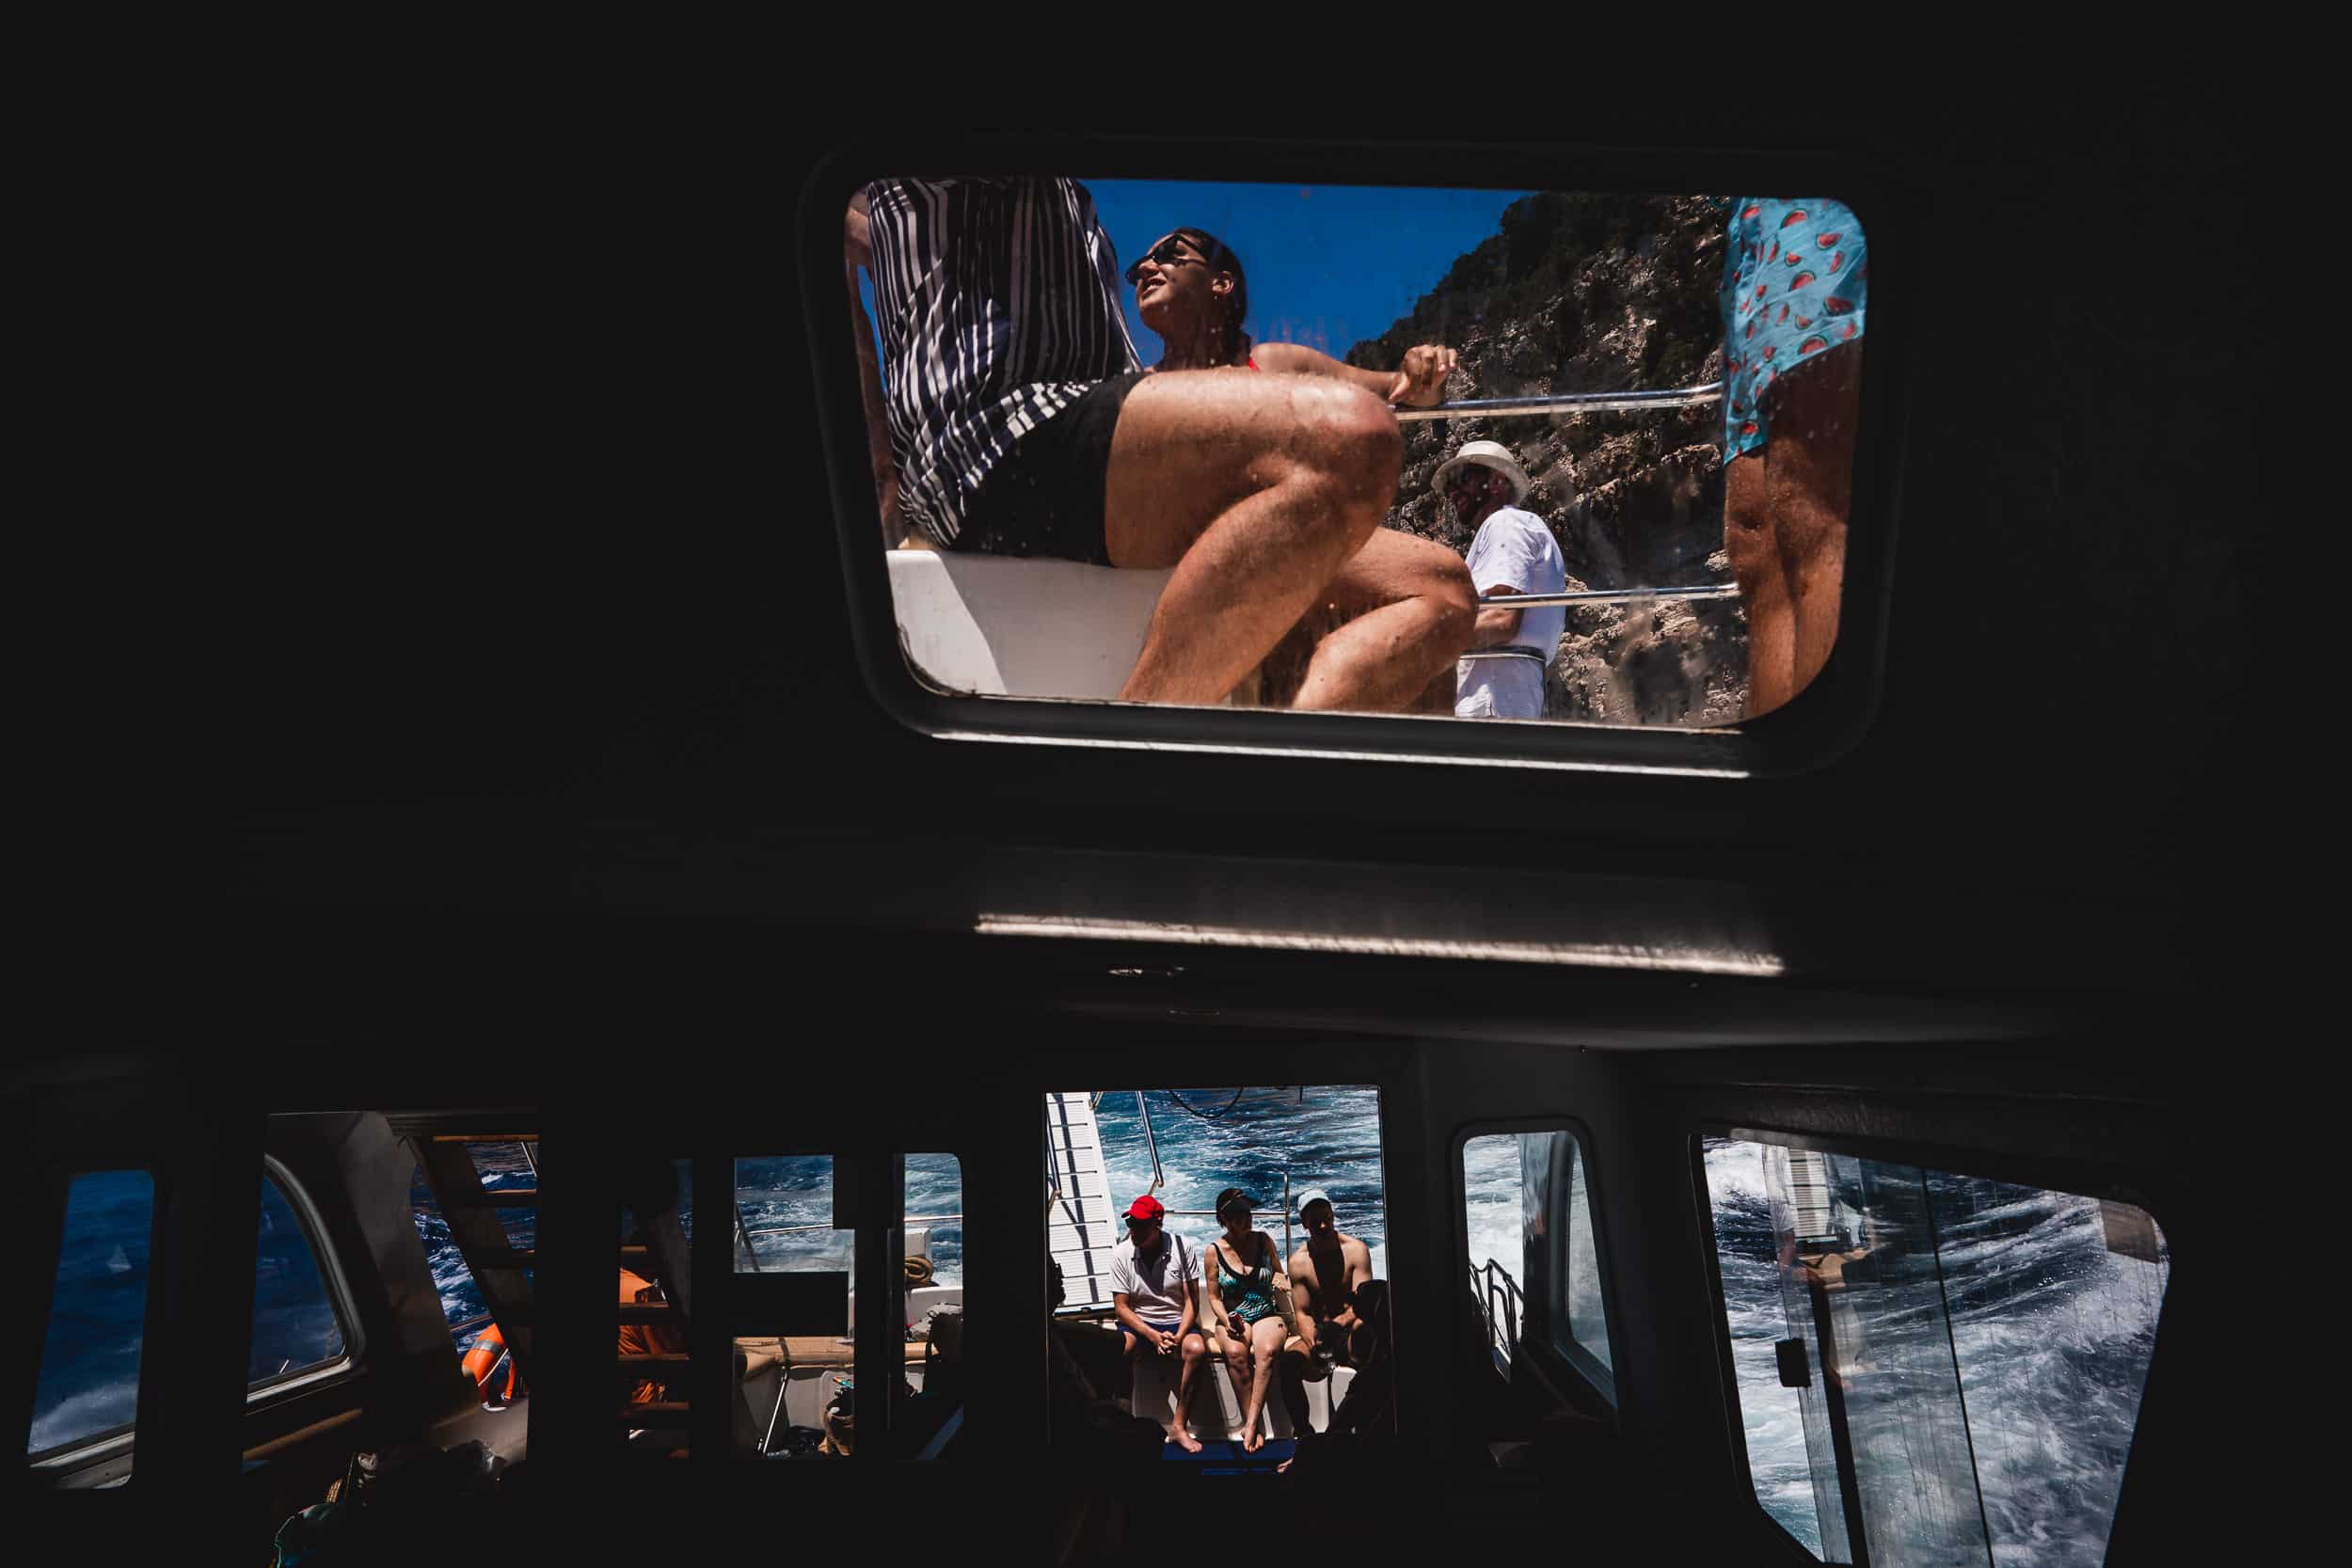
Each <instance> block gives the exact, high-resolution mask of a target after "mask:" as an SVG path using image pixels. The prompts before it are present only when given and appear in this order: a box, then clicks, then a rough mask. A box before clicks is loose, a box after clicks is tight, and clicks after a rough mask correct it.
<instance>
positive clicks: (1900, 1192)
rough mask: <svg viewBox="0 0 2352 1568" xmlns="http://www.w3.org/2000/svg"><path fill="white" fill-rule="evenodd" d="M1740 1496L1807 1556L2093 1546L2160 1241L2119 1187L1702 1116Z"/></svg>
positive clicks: (2126, 1422) (2123, 1455) (2020, 1560)
mask: <svg viewBox="0 0 2352 1568" xmlns="http://www.w3.org/2000/svg"><path fill="white" fill-rule="evenodd" d="M1704 1154H1705V1160H1706V1167H1707V1176H1708V1191H1709V1195H1710V1199H1711V1207H1712V1214H1713V1221H1714V1227H1715V1236H1716V1253H1717V1259H1716V1261H1717V1268H1718V1273H1719V1277H1720V1278H1721V1280H1722V1283H1723V1290H1724V1311H1725V1319H1726V1328H1727V1330H1728V1332H1729V1334H1730V1338H1731V1344H1732V1354H1733V1362H1734V1366H1735V1369H1736V1372H1737V1378H1738V1388H1739V1395H1740V1409H1741V1421H1742V1430H1743V1434H1744V1437H1745V1441H1746V1444H1747V1450H1748V1459H1749V1467H1750V1470H1751V1472H1752V1473H1753V1475H1754V1477H1755V1481H1756V1498H1757V1501H1758V1502H1759V1503H1760V1504H1761V1505H1762V1506H1763V1508H1764V1509H1765V1511H1766V1512H1767V1513H1770V1514H1771V1515H1772V1517H1773V1518H1774V1519H1776V1520H1778V1521H1779V1522H1780V1523H1781V1524H1782V1525H1783V1526H1784V1527H1785V1528H1788V1531H1789V1533H1791V1534H1792V1535H1794V1536H1796V1537H1797V1539H1799V1540H1800V1541H1802V1542H1804V1544H1805V1545H1806V1546H1808V1547H1809V1548H1811V1549H1812V1551H1813V1552H1814V1554H1815V1555H1816V1556H1818V1557H1820V1558H1821V1559H1822V1560H1826V1561H1851V1560H1854V1558H1855V1556H1856V1552H1857V1548H1856V1545H1855V1542H1854V1538H1855V1536H1856V1535H1859V1536H1861V1538H1862V1546H1863V1548H1865V1549H1867V1556H1868V1559H1869V1560H1870V1561H1871V1562H1873V1563H1894V1564H1903V1563H1926V1562H1945V1561H1952V1560H1975V1561H1991V1562H1994V1563H1997V1564H2001V1565H2003V1568H2007V1565H2010V1564H2021V1565H2022V1564H2028V1563H2030V1564H2034V1565H2036V1568H2040V1565H2042V1564H2047V1563H2060V1564H2074V1563H2086V1564H2088V1563H2097V1562H2099V1561H2101V1560H2104V1558H2105V1556H2106V1538H2107V1531H2108V1528H2109V1526H2110V1524H2111V1523H2112V1520H2113V1516H2114V1511H2115V1500H2116V1497H2117V1494H2118V1492H2119V1490H2120V1489H2121V1486H2122V1476H2123V1466H2124V1464H2125V1461H2126V1459H2127V1457H2128V1454H2129V1450H2130V1445H2131V1432H2132V1427H2133V1423H2134V1420H2135V1418H2136V1417H2137V1411H2138V1404H2139V1396H2140V1390H2141V1387H2142V1386H2143V1384H2144V1383H2145V1381H2146V1377H2147V1371H2148V1362H2149V1357H2150V1355H2151V1354H2152V1353H2153V1348H2154V1344H2155V1334H2156V1326H2157V1318H2158V1314H2159V1310H2160V1307H2161V1305H2162V1300H2163V1293H2164V1286H2165V1281H2166V1278H2167V1276H2168V1275H2169V1268H2170V1262H2169V1254H2168V1252H2167V1250H2166V1247H2165V1243H2164V1238H2163V1235H2162V1232H2161V1231H2160V1230H2159V1229H2158V1228H2157V1227H2156V1225H2155V1223H2154V1221H2153V1218H2152V1217H2151V1216H2149V1215H2148V1214H2147V1213H2146V1212H2144V1211H2142V1210H2139V1209H2137V1208H2136V1207H2134V1206H2132V1205H2130V1204H2125V1203H2119V1202H2114V1201H2111V1200H2101V1199H2097V1198H2091V1197H2086V1196H2078V1195H2075V1194H2071V1193H2064V1192H2055V1191H2048V1190H2044V1189H2041V1188H2035V1187H2028V1186H2023V1185H2019V1184H2017V1183H2013V1182H2002V1181H1994V1180H1988V1179H1985V1178H1981V1177H1971V1176H1963V1175H1958V1174H1954V1173H1951V1172H1946V1171H1937V1170H1927V1169H1922V1168H1920V1167H1917V1166H1912V1165H1904V1164H1893V1163H1888V1162H1882V1161H1875V1160H1866V1159H1859V1158H1855V1157H1852V1156H1849V1155H1843V1154H1837V1153H1832V1152H1824V1151H1818V1150H1811V1149H1797V1148H1787V1147H1784V1146H1781V1145H1777V1144H1769V1143H1756V1142H1747V1141H1739V1140H1733V1139H1727V1138H1709V1139H1707V1140H1705V1147H1704Z"/></svg>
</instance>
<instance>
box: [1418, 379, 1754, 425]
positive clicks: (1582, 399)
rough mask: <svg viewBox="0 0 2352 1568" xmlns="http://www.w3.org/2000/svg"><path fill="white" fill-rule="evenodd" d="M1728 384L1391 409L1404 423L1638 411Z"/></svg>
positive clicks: (1713, 399) (1716, 391)
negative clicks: (1655, 390)
mask: <svg viewBox="0 0 2352 1568" xmlns="http://www.w3.org/2000/svg"><path fill="white" fill-rule="evenodd" d="M1723 396H1724V384H1723V383H1722V382H1720V381H1710V382H1708V383H1707V384H1706V385H1705V386H1703V387H1669V388H1665V389H1664V390H1662V391H1657V392H1557V393H1551V394H1548V395H1545V396H1541V397H1532V398H1465V399H1463V400H1462V401H1460V402H1458V403H1440V404H1437V405H1436V406H1434V407H1430V408H1414V407H1411V406H1409V405H1405V404H1399V405H1396V406H1395V407H1393V408H1391V412H1392V413H1393V414H1395V415H1396V417H1397V420H1398V422H1399V423H1402V424H1411V423H1414V422H1416V421H1418V420H1476V419H1490V420H1491V419H1506V420H1507V419H1521V418H1524V417H1526V416H1528V415H1531V414H1638V413H1642V412H1644V411H1645V410H1647V409H1652V408H1694V407H1696V406H1698V405H1699V404H1703V403H1720V402H1722V401H1723Z"/></svg>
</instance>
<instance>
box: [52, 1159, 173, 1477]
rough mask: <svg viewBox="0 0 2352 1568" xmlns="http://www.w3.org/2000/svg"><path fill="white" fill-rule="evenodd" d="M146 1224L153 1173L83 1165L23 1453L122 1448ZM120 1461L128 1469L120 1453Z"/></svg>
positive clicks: (138, 1331) (140, 1337)
mask: <svg viewBox="0 0 2352 1568" xmlns="http://www.w3.org/2000/svg"><path fill="white" fill-rule="evenodd" d="M154 1229H155V1179H154V1178H153V1176H151V1174H149V1173H148V1172H146V1171H144V1170H105V1171H88V1172H85V1173H83V1174H81V1175H78V1176H76V1177H74V1178H73V1180H72V1185H71V1186H70V1187H69V1188H68V1189H67V1193H66V1206H65V1228H64V1232H63V1234H62V1235H61V1236H60V1238H59V1242H58V1249H57V1273H56V1279H55V1280H54V1281H53V1282H52V1284H51V1287H50V1293H49V1323H48V1331H47V1335H46V1338H44V1340H43V1342H42V1345H41V1355H40V1382H39V1384H38V1385H37V1386H36V1389H35V1392H34V1396H33V1424H32V1426H31V1429H30V1430H29V1432H28V1433H27V1435H26V1438H25V1443H24V1451H25V1452H26V1453H27V1454H28V1455H34V1456H39V1455H42V1454H48V1453H53V1452H56V1451H58V1450H61V1449H67V1448H70V1447H74V1446H77V1445H81V1444H86V1443H89V1442H92V1441H94V1440H99V1439H105V1438H116V1437H119V1438H120V1439H121V1440H122V1442H123V1444H124V1446H125V1447H126V1449H127V1447H128V1444H129V1440H130V1434H131V1427H132V1422H133V1419H134V1418H135V1416H136V1414H137V1410H138V1401H139V1353H140V1348H141V1346H142V1345H143V1343H144V1342H145V1339H146V1334H147V1285H148V1259H149V1252H150V1248H151V1245H152V1243H153V1237H154ZM121 1463H122V1467H123V1471H124V1473H126V1474H127V1473H128V1469H129V1455H128V1454H127V1453H126V1454H125V1455H124V1456H123V1459H122V1462H121Z"/></svg>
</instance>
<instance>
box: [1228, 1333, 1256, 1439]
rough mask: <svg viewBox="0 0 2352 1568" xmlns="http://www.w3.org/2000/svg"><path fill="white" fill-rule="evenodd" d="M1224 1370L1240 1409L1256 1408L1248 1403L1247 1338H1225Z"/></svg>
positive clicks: (1229, 1336) (1230, 1336)
mask: <svg viewBox="0 0 2352 1568" xmlns="http://www.w3.org/2000/svg"><path fill="white" fill-rule="evenodd" d="M1225 1370H1226V1371H1228V1372H1229V1373H1231V1374H1232V1379H1233V1393H1234V1396H1235V1397H1236V1398H1238V1399H1239V1400H1240V1401H1241V1402H1242V1407H1243V1408H1244V1409H1246V1410H1248V1409H1255V1408H1256V1406H1254V1405H1252V1404H1251V1403H1250V1402H1249V1341H1248V1338H1235V1337H1233V1336H1232V1335H1231V1334H1229V1335H1227V1336H1226V1337H1225ZM1243 1447H1245V1448H1247V1447H1248V1439H1247V1438H1244V1439H1243Z"/></svg>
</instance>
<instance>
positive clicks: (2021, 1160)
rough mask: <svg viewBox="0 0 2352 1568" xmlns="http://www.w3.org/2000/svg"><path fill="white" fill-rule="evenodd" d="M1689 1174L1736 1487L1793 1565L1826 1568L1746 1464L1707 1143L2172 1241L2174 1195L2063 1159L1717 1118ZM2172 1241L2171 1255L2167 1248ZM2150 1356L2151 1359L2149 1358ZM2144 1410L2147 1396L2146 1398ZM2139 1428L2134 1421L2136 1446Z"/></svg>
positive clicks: (1694, 1124) (1703, 1127)
mask: <svg viewBox="0 0 2352 1568" xmlns="http://www.w3.org/2000/svg"><path fill="white" fill-rule="evenodd" d="M1686 1128H1687V1131H1686V1133H1685V1141H1686V1143H1687V1146H1688V1153H1689V1168H1690V1173H1691V1180H1692V1188H1691V1192H1692V1200H1693V1208H1694V1209H1695V1211H1696V1212H1697V1217H1698V1227H1697V1228H1698V1235H1699V1244H1700V1249H1701V1252H1702V1254H1703V1258H1704V1261H1705V1263H1706V1276H1707V1289H1708V1309H1709V1311H1710V1312H1711V1313H1712V1314H1713V1316H1712V1318H1711V1320H1710V1323H1709V1332H1710V1334H1711V1335H1712V1337H1713V1338H1714V1341H1715V1351H1716V1360H1717V1364H1718V1369H1719V1371H1720V1373H1721V1377H1722V1386H1723V1395H1724V1405H1723V1418H1724V1423H1725V1431H1726V1432H1728V1433H1731V1434H1732V1435H1733V1436H1734V1438H1735V1441H1733V1442H1732V1443H1731V1445H1730V1448H1731V1455H1732V1460H1733V1474H1734V1476H1735V1478H1736V1480H1737V1482H1738V1485H1739V1489H1740V1491H1739V1497H1738V1500H1739V1502H1740V1504H1742V1505H1743V1506H1744V1507H1746V1508H1747V1509H1749V1510H1751V1511H1753V1513H1755V1515H1756V1518H1758V1519H1760V1520H1761V1521H1763V1522H1764V1523H1765V1524H1767V1525H1769V1526H1771V1527H1772V1530H1773V1532H1774V1534H1775V1535H1776V1536H1777V1537H1778V1538H1779V1540H1780V1541H1781V1542H1782V1543H1784V1544H1786V1547H1787V1549H1788V1551H1790V1552H1791V1553H1793V1554H1795V1555H1794V1556H1793V1557H1791V1558H1790V1559H1789V1560H1790V1561H1791V1562H1802V1563H1810V1564H1813V1565H1814V1568H1821V1560H1820V1558H1818V1557H1816V1556H1815V1555H1814V1554H1813V1552H1812V1550H1811V1549H1810V1548H1809V1547H1807V1546H1806V1545H1805V1544H1804V1542H1802V1541H1800V1540H1798V1539H1797V1538H1796V1537H1795V1536H1794V1535H1792V1534H1790V1533H1789V1531H1788V1527H1787V1526H1786V1525H1783V1524H1782V1523H1781V1522H1780V1521H1779V1520H1778V1519H1775V1518H1773V1517H1772V1514H1771V1513H1768V1512H1767V1511H1766V1510H1765V1508H1764V1504H1763V1501H1762V1499H1761V1498H1759V1497H1757V1496H1756V1474H1755V1471H1754V1469H1753V1468H1752V1467H1751V1465H1750V1463H1749V1459H1748V1445H1747V1441H1746V1438H1745V1435H1744V1433H1745V1432H1746V1428H1745V1425H1744V1424H1743V1420H1742V1417H1741V1413H1740V1380H1739V1372H1738V1369H1737V1367H1736V1365H1735V1363H1734V1361H1733V1355H1732V1345H1731V1312H1730V1307H1729V1305H1728V1304H1727V1303H1726V1302H1725V1300H1724V1281H1723V1272H1722V1267H1721V1254H1720V1251H1719V1248H1718V1246H1717V1243H1716V1241H1715V1206H1714V1202H1713V1200H1712V1196H1711V1195H1710V1190H1709V1188H1708V1181H1707V1150H1706V1147H1705V1140H1706V1139H1708V1138H1730V1139H1735V1140H1740V1141H1745V1142H1750V1143H1777V1144H1780V1145H1782V1146H1784V1147H1786V1148H1804V1149H1814V1150H1818V1151H1820V1152H1821V1153H1824V1154H1842V1155H1848V1156H1851V1157H1852V1158H1856V1159H1863V1160H1873V1161H1879V1162H1882V1163H1885V1164H1908V1165H1915V1166H1918V1167H1920V1168H1922V1169H1930V1170H1940V1171H1943V1172H1946V1173H1947V1174H1949V1175H1959V1176H1967V1177H1970V1178H1974V1179H1977V1180H1986V1181H2005V1182H2012V1183H2015V1184H2017V1185H2020V1186H2031V1187H2039V1188H2042V1190H2044V1191H2049V1192H2063V1193H2067V1194H2070V1195H2072V1196H2076V1197H2088V1198H2100V1199H2110V1200H2113V1201H2115V1202H2118V1203H2128V1204H2131V1205H2132V1206H2133V1207H2135V1208H2137V1209H2138V1210H2139V1211H2141V1212H2143V1213H2145V1214H2147V1215H2148V1216H2149V1218H2151V1219H2153V1220H2154V1221H2155V1222H2156V1227H2157V1228H2158V1229H2159V1230H2161V1231H2163V1232H2164V1233H2165V1235H2166V1236H2167V1237H2168V1239H2169V1237H2170V1236H2171V1235H2172V1233H2173V1232H2172V1227H2171V1225H2170V1224H2169V1221H2168V1219H2167V1217H2166V1216H2167V1214H2168V1213H2169V1212H2171V1205H2170V1202H2169V1195H2165V1194H2162V1193H2154V1192H2150V1191H2149V1190H2147V1189H2145V1188H2141V1187H2138V1186H2136V1185H2134V1184H2133V1183H2132V1182H2131V1181H2129V1180H2117V1178H2116V1175H2115V1170H2114V1167H2112V1166H2107V1167H2097V1166H2093V1165H2090V1164H2085V1163H2082V1162H2079V1161H2074V1160H2068V1159H2063V1158H2041V1157H2036V1156H2020V1155H2014V1154H2010V1153H2008V1152H2005V1151H2002V1150H1996V1149H1979V1148H1969V1147H1967V1146H1965V1145H1959V1144H1944V1143H1932V1142H1921V1141H1915V1140H1912V1139H1906V1138H1874V1137H1868V1136H1855V1137H1849V1136H1847V1135H1845V1134H1844V1133H1837V1132H1831V1133H1824V1132H1811V1131H1807V1130H1804V1129H1798V1128H1789V1127H1781V1126H1772V1125H1768V1124H1765V1123H1760V1122H1749V1121H1733V1120H1730V1119H1728V1118H1726V1117H1720V1116H1711V1117H1700V1118H1696V1119H1695V1120H1692V1121H1691V1122H1689V1123H1687V1124H1686ZM2169 1244H2170V1243H2169V1240H2168V1248H2169ZM2156 1338H2157V1345H2158V1347H2161V1345H2162V1342H2163V1338H2164V1326H2163V1320H2162V1317H2161V1315H2159V1317H2158V1320H2157V1326H2156ZM2152 1355H2153V1352H2152ZM2151 1365H2153V1360H2152V1362H2151ZM2143 1403H2144V1396H2143ZM2139 1424H2140V1423H2139V1421H2138V1419H2137V1418H2135V1420H2134V1422H2133V1435H2134V1440H2135V1447H2137V1435H2138V1431H2139ZM2130 1484H2131V1461H2130V1459H2129V1458H2126V1459H2125V1461H2124V1466H2123V1473H2122V1477H2120V1478H2119V1480H2118V1481H2117V1496H2118V1498H2119V1509H2118V1512H2119V1513H2121V1507H2120V1499H2121V1498H2122V1497H2123V1496H2124V1495H2125V1494H2126V1493H2127V1491H2128V1489H2129V1487H2130Z"/></svg>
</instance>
